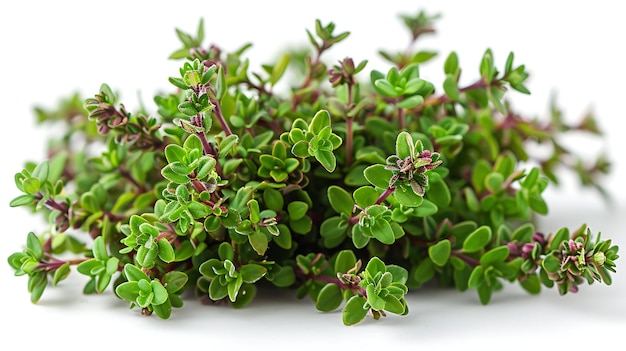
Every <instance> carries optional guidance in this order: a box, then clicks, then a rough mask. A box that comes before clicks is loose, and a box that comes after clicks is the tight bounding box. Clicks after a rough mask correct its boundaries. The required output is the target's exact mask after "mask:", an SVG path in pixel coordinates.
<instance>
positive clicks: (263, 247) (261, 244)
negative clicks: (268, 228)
mask: <svg viewBox="0 0 626 351" xmlns="http://www.w3.org/2000/svg"><path fill="white" fill-rule="evenodd" d="M248 240H249V241H250V245H252V248H253V249H254V251H256V253H257V254H259V255H263V254H264V253H265V251H267V246H268V240H267V236H265V234H263V232H261V231H256V232H254V233H252V234H250V235H249V236H248Z"/></svg>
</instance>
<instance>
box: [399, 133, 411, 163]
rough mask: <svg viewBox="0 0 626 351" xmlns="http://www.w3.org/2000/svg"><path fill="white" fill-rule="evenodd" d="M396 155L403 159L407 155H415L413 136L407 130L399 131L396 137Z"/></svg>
mask: <svg viewBox="0 0 626 351" xmlns="http://www.w3.org/2000/svg"><path fill="white" fill-rule="evenodd" d="M396 156H398V158H400V159H402V160H404V159H405V158H407V157H410V158H413V157H414V156H415V145H414V143H413V138H412V137H411V134H409V133H408V132H400V133H399V134H398V136H397V137H396Z"/></svg>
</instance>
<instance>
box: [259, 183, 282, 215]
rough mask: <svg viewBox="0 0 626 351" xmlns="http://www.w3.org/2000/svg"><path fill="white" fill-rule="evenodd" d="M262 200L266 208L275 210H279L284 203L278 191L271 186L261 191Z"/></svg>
mask: <svg viewBox="0 0 626 351" xmlns="http://www.w3.org/2000/svg"><path fill="white" fill-rule="evenodd" d="M263 201H264V202H265V206H266V207H267V208H269V209H270V210H273V211H276V212H280V211H281V210H282V209H283V206H284V204H285V200H284V199H283V195H282V194H281V193H280V191H278V190H276V189H272V188H267V189H265V191H264V192H263Z"/></svg>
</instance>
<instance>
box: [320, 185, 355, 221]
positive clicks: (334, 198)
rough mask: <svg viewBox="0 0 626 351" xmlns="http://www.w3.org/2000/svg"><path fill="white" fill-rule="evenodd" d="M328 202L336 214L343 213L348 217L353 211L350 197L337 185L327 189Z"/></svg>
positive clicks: (352, 202)
mask: <svg viewBox="0 0 626 351" xmlns="http://www.w3.org/2000/svg"><path fill="white" fill-rule="evenodd" d="M327 194H328V201H329V202H330V206H331V207H332V208H333V210H335V212H337V213H344V214H346V215H348V216H351V215H352V211H353V209H354V201H353V200H352V196H350V193H348V192H347V191H346V190H345V189H343V188H342V187H340V186H337V185H331V186H329V187H328V191H327Z"/></svg>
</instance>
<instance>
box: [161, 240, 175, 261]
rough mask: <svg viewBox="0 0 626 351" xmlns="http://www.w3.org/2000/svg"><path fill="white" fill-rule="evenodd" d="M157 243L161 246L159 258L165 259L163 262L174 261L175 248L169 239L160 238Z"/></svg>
mask: <svg viewBox="0 0 626 351" xmlns="http://www.w3.org/2000/svg"><path fill="white" fill-rule="evenodd" d="M157 245H158V246H159V258H160V259H161V260H163V262H165V263H170V262H172V261H174V258H175V255H174V249H173V248H172V245H171V244H170V243H169V241H167V239H165V238H161V239H159V240H158V241H157Z"/></svg>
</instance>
